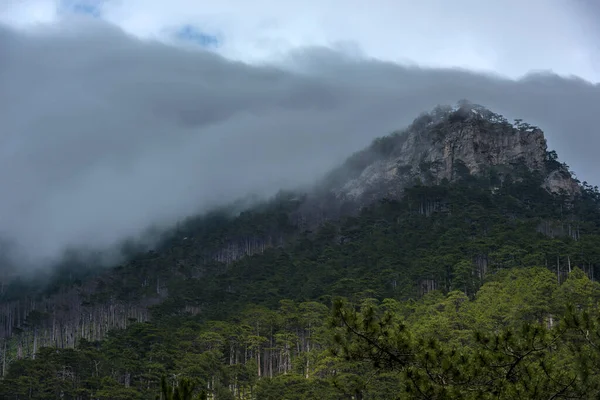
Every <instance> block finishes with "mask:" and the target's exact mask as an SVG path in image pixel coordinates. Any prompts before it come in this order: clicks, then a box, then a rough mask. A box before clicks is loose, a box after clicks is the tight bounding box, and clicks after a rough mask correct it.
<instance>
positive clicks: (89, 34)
mask: <svg viewBox="0 0 600 400" xmlns="http://www.w3.org/2000/svg"><path fill="white" fill-rule="evenodd" d="M288 3H290V4H292V3H291V2H275V1H268V0H261V1H259V2H258V3H257V2H252V7H250V2H246V1H241V0H240V1H225V0H223V1H222V2H220V3H218V4H220V5H218V6H217V5H216V4H217V3H216V2H215V4H212V3H207V4H203V6H202V8H198V7H194V6H192V4H198V2H192V1H183V0H170V1H169V2H165V1H162V0H144V1H141V0H121V1H116V0H106V1H104V2H103V3H102V4H100V2H97V1H96V2H93V1H87V2H85V4H84V2H79V3H75V2H64V1H63V2H60V4H58V3H57V2H55V1H41V0H31V1H28V0H0V21H2V24H3V25H0V89H1V90H0V127H1V129H0V182H1V184H2V196H1V197H0V236H3V237H4V238H10V240H12V241H13V242H14V243H16V244H17V245H18V246H19V247H20V248H21V249H24V251H23V252H22V253H21V254H19V258H20V259H21V260H26V261H28V262H32V263H37V262H40V260H42V259H45V258H46V257H53V256H56V255H57V254H60V252H61V251H62V250H63V249H64V248H65V247H66V246H93V247H98V248H104V247H106V246H110V245H112V244H114V243H115V242H116V241H118V240H121V239H122V238H125V237H128V236H131V235H136V234H138V233H139V232H140V231H142V230H143V229H144V228H146V227H147V226H148V225H150V224H152V223H159V224H164V225H168V224H169V223H172V222H173V221H175V220H176V219H178V218H182V217H185V216H187V215H190V214H193V213H196V212H198V211H202V210H206V209H210V208H211V207H214V206H215V205H218V204H223V203H225V202H229V201H233V200H235V199H236V198H238V197H240V196H244V195H246V194H248V193H249V192H257V193H259V194H263V195H270V194H273V193H274V192H276V191H277V190H278V189H280V188H293V187H295V186H297V185H301V184H305V183H309V182H312V181H313V180H314V179H315V178H316V177H318V176H320V175H321V174H322V173H324V172H325V171H327V170H328V169H330V168H331V167H333V166H335V165H337V164H338V163H339V162H341V161H342V160H343V159H344V158H345V157H346V156H348V155H349V154H351V153H352V152H354V151H356V150H359V149H361V148H362V147H364V146H366V145H367V144H368V143H369V142H370V141H371V140H372V139H373V138H374V137H377V136H382V135H385V134H387V133H389V132H391V131H392V130H395V129H398V128H402V127H404V126H405V125H406V124H408V123H409V122H410V121H411V120H412V119H413V118H414V117H415V116H416V115H417V114H419V113H420V112H422V111H425V110H429V109H431V108H432V107H433V106H435V105H436V104H439V103H446V104H454V103H456V101H457V100H459V99H462V98H468V99H469V100H472V101H474V102H477V103H481V104H483V105H486V106H488V107H490V108H492V109H493V110H495V111H498V112H500V113H503V114H504V115H505V116H507V117H509V118H511V119H512V118H524V119H525V120H526V121H528V122H530V123H533V124H535V125H538V126H540V127H541V128H542V129H544V130H545V131H546V134H547V137H548V139H549V144H550V146H551V147H552V148H554V149H556V150H557V151H558V153H559V156H560V158H561V160H563V161H566V162H567V163H568V164H569V165H570V166H571V167H572V169H573V170H575V171H576V172H577V175H578V176H579V177H580V179H582V180H588V181H590V182H592V183H594V184H600V179H598V177H597V171H598V170H599V168H600V158H599V157H597V155H596V152H597V149H598V148H599V146H600V136H599V134H600V132H599V131H600V129H599V126H598V123H597V121H596V120H597V118H598V114H599V111H600V86H598V85H597V84H594V83H593V82H597V81H598V77H599V70H598V65H599V63H598V43H600V40H598V39H599V36H598V35H597V34H598V32H596V31H594V29H596V28H595V26H598V25H594V22H596V23H598V19H596V20H594V19H593V18H594V16H597V15H598V13H597V8H596V9H595V8H594V6H593V5H594V4H595V3H593V2H590V3H586V1H584V0H579V1H576V0H569V1H568V2H567V1H559V0H539V1H538V0H529V1H527V2H522V4H520V5H519V6H518V7H517V4H519V3H517V2H516V1H503V2H492V1H489V3H488V2H481V1H477V2H475V1H467V0H465V1H456V0H455V1H452V2H447V1H443V0H439V1H422V2H420V3H419V4H422V5H421V6H418V7H417V6H411V7H407V4H409V2H403V1H383V0H380V1H377V0H372V1H371V2H369V3H368V4H369V5H368V7H367V2H358V1H349V0H347V1H344V2H342V1H329V2H327V1H324V0H321V1H319V2H317V1H316V0H314V1H313V0H305V1H302V2H295V3H293V4H296V6H289V4H288ZM411 3H412V2H411ZM281 4H288V5H286V6H285V7H283V6H282V5H281ZM342 4H343V5H342ZM450 4H452V6H450ZM481 4H486V6H485V7H484V6H482V5H481ZM495 4H498V5H495ZM500 4H501V5H502V6H499V5H500ZM511 5H512V6H514V7H511ZM309 21H310V22H309ZM594 60H596V62H595V63H594ZM415 65H420V66H421V67H416V66H415ZM425 66H429V67H431V68H425ZM450 66H462V67H463V68H465V69H463V70H452V69H441V68H440V67H450ZM433 67H435V68H433ZM467 69H468V70H467ZM539 69H543V70H547V71H554V72H555V73H557V74H560V75H562V76H563V77H559V76H557V75H553V74H550V73H546V74H542V75H529V76H527V77H525V78H522V79H516V78H518V77H521V76H522V75H524V74H526V73H527V72H528V71H532V70H539ZM469 70H470V71H469ZM480 70H486V71H491V72H493V73H494V75H492V74H487V75H483V74H481V73H475V72H472V71H480ZM569 75H576V76H579V77H580V78H565V77H564V76H569ZM25 250H26V251H25Z"/></svg>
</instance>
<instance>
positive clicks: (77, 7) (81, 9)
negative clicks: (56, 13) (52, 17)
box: [59, 0, 104, 18]
mask: <svg viewBox="0 0 600 400" xmlns="http://www.w3.org/2000/svg"><path fill="white" fill-rule="evenodd" d="M103 2H104V0H62V1H61V2H60V5H59V9H60V11H62V12H64V13H71V14H82V15H89V16H90V17H94V18H99V17H100V16H101V15H102V3H103Z"/></svg>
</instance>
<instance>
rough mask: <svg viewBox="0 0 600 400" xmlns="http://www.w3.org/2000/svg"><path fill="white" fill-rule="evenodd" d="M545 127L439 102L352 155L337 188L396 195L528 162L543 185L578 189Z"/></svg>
mask: <svg viewBox="0 0 600 400" xmlns="http://www.w3.org/2000/svg"><path fill="white" fill-rule="evenodd" d="M549 157H551V156H550V155H549V154H548V152H547V146H546V140H545V138H544V134H543V132H542V131H541V130H540V129H539V128H537V127H534V126H531V125H529V124H527V123H523V122H522V121H520V120H518V121H516V123H515V124H511V123H510V122H508V121H507V120H506V119H505V118H504V117H502V116H500V115H498V114H495V113H493V112H492V111H490V110H488V109H486V108H484V107H482V106H479V105H476V104H471V103H468V102H465V101H463V102H461V103H460V105H459V106H458V107H454V108H452V107H438V108H436V109H435V110H433V112H431V113H425V114H423V115H421V116H420V117H419V118H417V119H416V120H415V121H414V122H413V123H412V125H411V126H410V127H409V128H408V129H407V130H405V131H402V132H398V133H395V134H393V135H391V136H387V137H384V138H381V139H379V140H376V141H375V142H374V143H373V145H372V146H371V147H370V148H368V149H366V150H364V151H362V152H359V153H357V154H355V155H354V156H353V157H351V158H350V159H349V160H348V162H347V163H346V165H344V166H343V167H342V169H341V171H342V172H341V174H340V175H342V176H343V173H347V172H348V171H351V173H350V175H346V176H343V179H339V178H338V181H337V182H336V185H335V186H334V188H333V190H334V192H335V194H336V197H338V198H339V199H344V200H346V199H351V200H357V199H360V203H362V204H368V203H370V202H372V201H375V200H377V199H378V198H383V197H386V198H398V197H399V196H400V195H401V194H402V191H403V189H404V188H406V187H408V186H410V185H411V184H414V183H415V182H416V181H418V182H421V183H422V184H426V185H437V184H440V183H441V182H442V181H444V180H446V181H450V182H453V181H456V180H457V179H460V177H463V176H466V175H482V174H488V173H490V172H492V171H494V172H495V173H496V174H497V175H498V178H499V179H500V180H502V179H503V177H506V176H507V175H510V174H511V173H513V174H514V172H515V168H521V167H525V168H527V169H528V170H529V171H536V172H539V173H541V174H542V175H544V177H545V178H544V183H543V185H544V187H546V188H547V189H548V190H550V191H552V192H556V193H558V192H559V191H561V190H564V191H566V192H567V193H568V194H570V195H574V194H576V193H578V192H579V186H578V185H577V182H576V181H575V180H574V179H573V178H572V177H571V174H570V173H569V171H568V169H565V168H562V167H561V166H558V165H553V164H552V163H551V162H550V161H551V160H550V159H549Z"/></svg>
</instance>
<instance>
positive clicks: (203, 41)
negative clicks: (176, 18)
mask: <svg viewBox="0 0 600 400" xmlns="http://www.w3.org/2000/svg"><path fill="white" fill-rule="evenodd" d="M175 37H176V38H177V39H179V40H183V41H186V42H191V43H195V44H197V45H199V46H201V47H205V48H216V47H219V44H220V43H221V40H220V39H219V38H218V37H217V36H216V35H211V34H209V33H206V32H203V31H202V30H201V29H198V28H196V27H194V26H192V25H184V26H182V27H181V28H180V29H178V30H177V31H176V32H175Z"/></svg>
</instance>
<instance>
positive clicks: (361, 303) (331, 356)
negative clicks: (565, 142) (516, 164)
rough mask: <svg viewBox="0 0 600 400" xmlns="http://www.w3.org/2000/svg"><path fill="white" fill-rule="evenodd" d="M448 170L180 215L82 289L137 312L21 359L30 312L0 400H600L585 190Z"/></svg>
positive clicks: (596, 197) (598, 251)
mask: <svg viewBox="0 0 600 400" xmlns="http://www.w3.org/2000/svg"><path fill="white" fill-rule="evenodd" d="M422 122H423V123H430V122H431V121H429V120H424V121H422ZM399 137H400V136H398V137H396V138H395V139H394V140H400V139H399ZM377 143H378V144H377ZM377 143H376V144H375V145H374V146H375V147H374V151H375V150H376V151H387V150H385V149H386V148H388V147H389V145H390V144H389V143H384V142H377ZM377 146H383V148H382V149H378V148H377ZM456 172H457V173H458V174H459V175H460V174H463V175H464V176H462V179H461V180H460V181H459V182H457V183H454V184H449V183H448V182H445V183H443V184H441V185H438V186H434V187H425V186H415V187H413V188H411V189H409V190H407V191H406V194H405V196H404V198H403V199H402V200H400V201H391V200H383V201H381V202H379V203H377V204H374V205H373V206H370V207H367V208H365V209H363V210H362V211H361V212H360V213H356V214H354V215H351V216H347V217H345V218H342V219H340V220H332V221H328V222H327V223H325V224H321V226H320V228H318V229H314V230H313V231H305V230H303V229H301V228H300V226H301V225H300V223H298V222H297V221H298V219H299V218H298V214H299V210H300V208H301V207H302V201H303V200H302V196H297V195H293V194H284V193H282V194H280V195H279V196H278V197H277V198H276V199H275V200H274V201H273V202H272V203H271V204H267V205H264V206H262V207H258V208H254V209H252V210H251V211H247V212H244V213H240V214H239V215H237V216H234V215H233V214H231V213H214V214H212V215H209V216H206V217H204V218H200V219H195V220H189V221H187V222H186V223H184V224H181V225H180V226H179V227H178V229H177V230H176V232H173V234H172V236H171V237H169V238H168V240H165V241H164V242H163V243H162V245H161V247H159V248H158V249H156V250H155V251H153V252H148V253H143V254H138V256H137V257H135V258H134V259H133V260H131V261H130V262H128V263H127V264H125V265H122V266H120V267H119V268H116V269H114V270H111V271H109V272H107V273H106V274H104V275H102V276H99V277H96V278H95V279H96V283H97V285H96V286H95V287H96V289H95V290H94V291H90V292H84V289H83V286H81V288H82V289H81V291H82V292H84V294H83V295H82V296H83V299H84V301H85V306H86V307H88V306H89V307H93V306H103V305H105V304H110V305H114V304H116V305H125V304H131V302H141V301H147V303H149V304H150V303H153V302H154V303H155V304H156V305H155V306H153V307H151V311H152V318H151V319H150V321H148V322H143V323H141V322H135V323H133V322H131V321H130V322H129V323H128V324H127V325H128V326H127V328H126V329H122V330H115V331H112V332H110V333H109V334H108V335H106V336H105V337H104V339H103V340H102V341H93V342H91V341H87V340H78V342H77V346H76V347H75V348H73V349H66V348H55V347H52V348H50V347H42V348H40V349H38V351H37V354H36V357H35V359H33V358H31V357H26V356H17V354H19V352H18V351H17V346H19V351H20V352H21V353H25V354H31V353H32V352H33V350H30V351H29V353H28V352H27V350H23V349H24V348H25V349H26V348H27V346H29V348H31V347H32V346H31V344H32V343H33V339H32V338H33V332H37V331H36V330H37V329H40V330H41V329H43V328H44V327H45V326H46V325H47V324H48V323H49V322H48V321H49V320H50V319H51V318H52V317H53V315H52V314H51V313H49V312H45V311H39V312H33V313H30V314H29V315H28V317H27V318H26V319H24V321H23V323H22V324H21V327H20V329H21V330H22V331H23V333H22V334H21V336H19V337H18V338H17V337H15V338H13V339H12V340H11V341H10V342H7V343H8V345H7V347H8V350H7V353H8V354H9V355H10V356H11V357H9V358H14V359H17V361H14V362H12V363H11V364H10V366H9V368H8V370H7V371H6V374H5V376H4V377H3V379H2V381H1V383H0V397H2V398H6V399H49V398H63V399H80V400H87V399H90V400H91V399H149V400H154V399H156V398H157V396H158V398H159V399H161V400H162V399H165V400H166V399H171V398H173V399H175V398H179V399H185V398H196V399H200V398H206V399H219V400H221V399H321V400H325V399H340V398H354V399H394V398H402V399H411V398H423V399H487V398H490V399H491V398H495V399H515V398H527V399H538V398H539V399H542V398H544V399H549V398H597V397H598V395H599V394H600V392H599V388H600V373H599V372H598V370H597V367H596V366H597V365H600V352H599V349H600V340H598V338H600V322H599V321H598V317H599V314H600V313H598V301H599V300H600V285H599V284H598V283H597V282H596V281H595V280H594V279H592V278H593V277H595V276H598V267H599V265H600V213H599V212H598V205H599V204H600V194H598V191H597V189H596V188H592V187H589V186H584V190H583V192H582V194H581V196H579V197H578V198H576V199H565V198H563V197H561V196H554V195H551V194H549V193H547V192H545V191H544V190H543V189H541V188H540V183H541V177H540V176H539V174H535V173H529V172H527V171H522V172H520V173H519V174H515V175H514V176H513V177H512V178H511V177H508V176H506V175H505V174H502V173H501V172H502V171H498V170H493V171H489V174H488V175H484V176H482V177H481V178H474V177H471V176H467V175H466V174H464V171H463V170H461V169H460V165H459V168H458V170H457V171H456ZM567 200H568V201H567ZM223 248H225V249H229V250H227V251H221V250H222V249H223ZM235 251H237V252H238V253H239V254H238V255H239V257H232V258H231V259H227V257H229V255H230V253H232V252H235ZM244 255H247V256H245V257H243V256H244ZM71 280H72V279H71V277H67V276H61V277H60V279H59V280H58V281H57V282H58V283H57V286H56V287H55V288H54V289H53V291H54V292H56V293H63V292H64V290H66V289H64V288H65V287H66V286H68V285H69V282H71ZM59 283H60V284H59ZM20 285H21V286H15V287H13V289H15V288H17V289H19V290H18V291H14V290H13V291H12V292H11V294H10V296H11V298H15V297H16V298H18V296H19V291H20V292H29V291H30V289H28V288H27V287H25V286H23V282H21V283H20ZM76 285H79V283H77V284H76ZM78 287H79V286H78ZM31 290H33V289H31ZM38 297H39V296H37V295H35V296H34V295H32V296H31V297H28V298H27V299H29V300H31V301H33V299H34V298H38ZM105 322H106V321H104V322H102V321H101V322H100V323H105ZM61 329H62V328H61ZM4 356H6V354H4Z"/></svg>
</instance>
